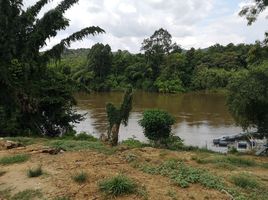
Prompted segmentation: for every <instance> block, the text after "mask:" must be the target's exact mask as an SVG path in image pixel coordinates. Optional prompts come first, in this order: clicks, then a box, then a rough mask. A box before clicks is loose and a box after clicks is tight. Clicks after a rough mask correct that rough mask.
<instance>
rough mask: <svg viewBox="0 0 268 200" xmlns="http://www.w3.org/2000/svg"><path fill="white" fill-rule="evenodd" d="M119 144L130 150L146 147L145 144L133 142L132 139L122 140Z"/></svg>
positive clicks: (137, 141)
mask: <svg viewBox="0 0 268 200" xmlns="http://www.w3.org/2000/svg"><path fill="white" fill-rule="evenodd" d="M121 144H122V145H126V146H128V147H129V148H132V149H134V148H142V147H146V146H148V145H147V144H145V143H142V142H140V141H139V140H135V139H134V138H130V139H127V140H124V141H123V142H122V143H121Z"/></svg>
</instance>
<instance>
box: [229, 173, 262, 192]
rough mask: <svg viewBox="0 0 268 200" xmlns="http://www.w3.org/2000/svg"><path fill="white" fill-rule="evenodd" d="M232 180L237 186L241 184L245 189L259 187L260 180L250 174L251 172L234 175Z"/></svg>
mask: <svg viewBox="0 0 268 200" xmlns="http://www.w3.org/2000/svg"><path fill="white" fill-rule="evenodd" d="M231 180H232V181H233V183H234V184H235V185H236V186H239V187H241V188H245V189H254V188H257V187H259V183H258V181H257V180H256V179H255V178H254V177H252V175H251V176H250V175H249V174H245V173H241V174H238V175H234V176H232V177H231Z"/></svg>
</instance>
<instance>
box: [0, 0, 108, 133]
mask: <svg viewBox="0 0 268 200" xmlns="http://www.w3.org/2000/svg"><path fill="white" fill-rule="evenodd" d="M48 2H49V1H48V0H39V1H37V2H36V4H34V5H33V6H31V7H29V8H27V9H26V10H24V9H23V2H22V0H1V1H0V96H1V98H0V135H14V134H32V133H35V134H42V135H50V136H57V135H61V134H64V133H66V132H67V131H70V130H72V126H71V123H72V122H77V121H79V120H80V119H81V118H82V116H81V115H78V114H76V113H75V112H74V111H73V110H72V106H73V105H74V104H75V100H74V98H73V96H72V93H73V91H74V90H75V89H76V88H75V87H74V84H73V83H74V82H73V80H72V79H70V78H69V77H68V76H66V75H65V74H63V73H59V71H56V70H54V69H52V68H48V67H47V63H48V62H49V61H51V59H56V60H57V59H59V58H60V56H61V53H62V52H63V50H64V49H66V48H67V47H69V46H70V43H71V42H73V41H77V40H81V39H82V38H83V37H85V36H87V35H89V34H97V33H101V32H104V31H103V30H102V29H100V28H99V27H88V28H85V29H82V30H81V31H78V32H76V33H74V34H72V35H70V36H69V37H67V38H65V39H63V40H61V42H60V43H59V44H57V45H55V46H54V47H52V48H51V49H49V50H47V51H45V52H42V53H40V52H39V50H40V49H41V48H42V47H44V46H45V45H46V40H47V39H49V38H51V37H54V36H56V34H57V31H59V30H64V29H65V28H66V27H67V26H68V25H69V20H68V19H66V18H65V17H64V13H65V11H66V10H68V9H69V8H70V7H71V6H72V5H73V4H75V3H77V2H78V0H63V1H62V2H61V3H59V4H58V6H56V7H55V8H54V9H52V10H49V11H48V12H46V13H45V14H44V15H43V16H42V17H41V18H38V17H37V15H38V14H39V12H40V10H41V9H42V8H43V7H44V6H45V5H46V4H47V3H48ZM65 71H66V70H65ZM67 71H68V70H67Z"/></svg>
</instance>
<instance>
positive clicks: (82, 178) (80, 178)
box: [72, 172, 87, 183]
mask: <svg viewBox="0 0 268 200" xmlns="http://www.w3.org/2000/svg"><path fill="white" fill-rule="evenodd" d="M72 179H73V180H74V181H75V182H77V183H85V182H86V181H87V174H86V173H85V172H80V173H77V174H75V175H74V176H73V177H72Z"/></svg>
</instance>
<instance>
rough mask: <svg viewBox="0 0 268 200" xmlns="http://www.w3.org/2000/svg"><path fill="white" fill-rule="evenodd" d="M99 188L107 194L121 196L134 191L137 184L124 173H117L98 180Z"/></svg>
mask: <svg viewBox="0 0 268 200" xmlns="http://www.w3.org/2000/svg"><path fill="white" fill-rule="evenodd" d="M99 188H100V190H101V191H103V192H105V193H106V194H108V195H112V196H121V195H124V194H132V193H135V192H136V189H137V184H136V183H135V182H134V181H133V180H131V179H129V178H128V177H126V176H124V175H118V176H115V177H113V178H110V179H106V180H104V181H102V182H100V184H99Z"/></svg>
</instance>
